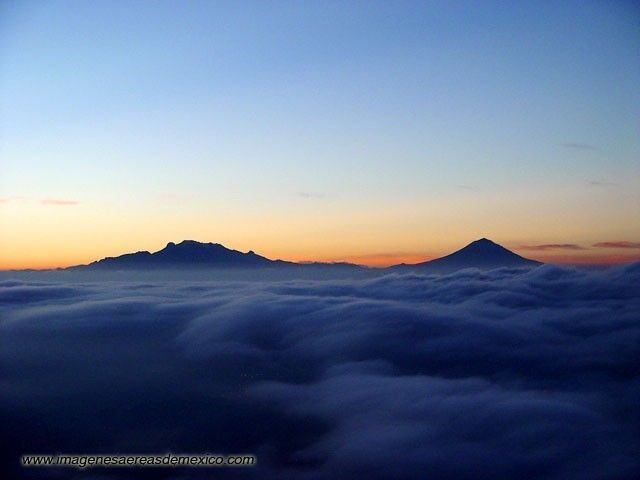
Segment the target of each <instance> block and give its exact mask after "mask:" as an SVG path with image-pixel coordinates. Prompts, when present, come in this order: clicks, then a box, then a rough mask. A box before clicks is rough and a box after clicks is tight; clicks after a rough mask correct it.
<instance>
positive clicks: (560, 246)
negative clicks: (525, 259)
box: [518, 243, 585, 251]
mask: <svg viewBox="0 0 640 480" xmlns="http://www.w3.org/2000/svg"><path fill="white" fill-rule="evenodd" d="M518 249H520V250H533V251H547V250H585V248H584V247H582V246H580V245H578V244H575V243H544V244H542V245H521V246H519V247H518Z"/></svg>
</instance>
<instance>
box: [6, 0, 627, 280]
mask: <svg viewBox="0 0 640 480" xmlns="http://www.w3.org/2000/svg"><path fill="white" fill-rule="evenodd" d="M638 85H640V7H638V5H637V4H635V3H634V2H616V1H610V2H603V1H598V2H590V1H579V2H572V1H566V2H553V1H548V2H547V1H536V2H497V1H495V2H494V1H484V2H464V1H462V2H446V1H443V2H439V1H421V2H403V1H397V2H375V1H367V2H356V1H351V2H333V1H321V2H320V1H319V2H313V1H306V2H270V1H257V2H249V1H241V2H237V1H235V2H222V1H220V2H198V1H190V2H180V1H153V2H151V1H131V2H111V1H109V2H100V1H95V2H75V1H50V2H36V1H2V2H0V269H2V268H4V269H7V268H47V267H56V266H67V265H73V264H78V263H86V262H89V261H92V260H95V259H98V258H102V257H105V256H113V255H118V254H121V253H125V252H130V251H138V250H150V251H155V250H159V249H161V248H162V247H163V246H164V245H165V244H166V243H167V242H169V241H174V242H178V241H180V240H183V239H194V240H199V241H204V242H217V243H222V244H224V245H226V246H228V247H230V248H234V249H238V250H242V251H247V250H250V249H251V250H255V251H256V252H258V253H260V254H262V255H265V256H268V257H270V258H283V259H287V260H296V261H298V260H299V261H303V260H323V261H339V260H347V261H354V262H356V263H363V264H368V265H385V264H392V263H399V262H401V261H404V262H412V261H416V262H417V261H420V260H424V259H429V258H434V257H437V256H440V255H443V254H446V253H449V252H451V251H452V250H455V249H457V248H460V247H462V246H464V245H465V244H467V243H469V242H471V241H473V240H476V239H478V238H481V237H487V238H491V239H492V240H494V241H496V242H498V243H500V244H502V245H504V246H506V247H508V248H511V249H513V250H514V251H516V252H518V253H520V254H522V255H525V256H528V257H531V258H536V259H539V260H543V261H554V262H563V263H602V262H624V261H631V260H637V259H640V215H638V212H640V89H638Z"/></svg>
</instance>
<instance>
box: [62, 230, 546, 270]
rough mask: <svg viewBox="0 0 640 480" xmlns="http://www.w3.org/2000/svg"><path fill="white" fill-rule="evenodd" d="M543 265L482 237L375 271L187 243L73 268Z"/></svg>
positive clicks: (400, 267) (309, 267)
mask: <svg viewBox="0 0 640 480" xmlns="http://www.w3.org/2000/svg"><path fill="white" fill-rule="evenodd" d="M540 264H541V263H540V262H537V261H535V260H529V259H527V258H524V257H521V256H520V255H517V254H515V253H513V252H511V251H510V250H507V249H506V248H504V247H502V246H500V245H498V244H497V243H495V242H492V241H491V240H488V239H486V238H482V239H480V240H476V241H475V242H472V243H470V244H469V245H467V246H466V247H464V248H462V249H460V250H458V251H456V252H453V253H451V254H450V255H446V256H444V257H441V258H438V259H435V260H431V261H428V262H422V263H417V264H413V265H407V264H401V265H394V266H392V267H388V268H384V269H375V268H368V267H363V266H360V265H355V264H351V263H345V262H340V263H321V262H311V263H295V262H288V261H284V260H271V259H269V258H266V257H263V256H261V255H258V254H256V253H255V252H253V251H249V252H246V253H243V252H240V251H238V250H232V249H229V248H227V247H225V246H223V245H220V244H219V243H201V242H197V241H194V240H184V241H182V242H180V243H177V244H176V243H173V242H169V243H168V244H167V245H166V247H164V248H163V249H162V250H159V251H157V252H155V253H150V252H148V251H140V252H135V253H127V254H124V255H120V256H118V257H107V258H103V259H102V260H98V261H95V262H92V263H90V264H89V265H80V266H76V267H70V269H71V270H77V269H82V270H138V271H147V270H158V269H166V270H193V269H200V270H203V269H224V270H229V269H236V270H240V269H243V270H246V269H257V268H258V269H279V270H280V269H282V268H289V269H291V268H295V269H296V270H301V269H306V270H311V269H314V270H317V271H337V270H341V271H355V270H360V271H370V272H379V273H391V272H420V273H448V272H453V271H456V270H460V269H463V268H479V269H483V270H487V269H493V268H499V267H533V266H536V265H540Z"/></svg>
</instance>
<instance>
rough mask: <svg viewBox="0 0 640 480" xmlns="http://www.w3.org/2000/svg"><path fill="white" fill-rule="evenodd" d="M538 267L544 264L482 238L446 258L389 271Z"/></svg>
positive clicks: (403, 265) (402, 266)
mask: <svg viewBox="0 0 640 480" xmlns="http://www.w3.org/2000/svg"><path fill="white" fill-rule="evenodd" d="M537 265H542V263H541V262H538V261H536V260H530V259H528V258H524V257H521V256H520V255H518V254H516V253H513V252H512V251H511V250H508V249H506V248H504V247H503V246H502V245H498V244H497V243H495V242H492V241H491V240H489V239H487V238H481V239H480V240H476V241H475V242H471V243H470V244H469V245H467V246H466V247H464V248H461V249H460V250H457V251H455V252H453V253H451V254H449V255H446V256H444V257H440V258H436V259H435V260H430V261H428V262H422V263H416V264H413V265H407V264H401V265H395V266H393V267H389V269H391V270H395V271H419V272H423V273H427V272H428V273H449V272H455V271H456V270H461V269H463V268H478V269H481V270H491V269H494V268H500V267H535V266H537Z"/></svg>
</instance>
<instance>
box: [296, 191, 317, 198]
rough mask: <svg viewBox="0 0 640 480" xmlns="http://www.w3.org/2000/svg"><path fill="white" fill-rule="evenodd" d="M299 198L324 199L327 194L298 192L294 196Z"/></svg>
mask: <svg viewBox="0 0 640 480" xmlns="http://www.w3.org/2000/svg"><path fill="white" fill-rule="evenodd" d="M294 195H295V196H296V197H298V198H307V199H310V198H324V197H325V194H324V193H321V192H296V193H295V194H294Z"/></svg>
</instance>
